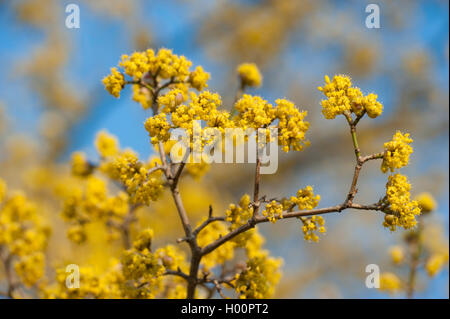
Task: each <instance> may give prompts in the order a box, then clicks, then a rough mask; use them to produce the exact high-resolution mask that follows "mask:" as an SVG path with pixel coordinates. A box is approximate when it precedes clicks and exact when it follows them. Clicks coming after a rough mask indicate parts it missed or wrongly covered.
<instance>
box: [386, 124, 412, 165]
mask: <svg viewBox="0 0 450 319" xmlns="http://www.w3.org/2000/svg"><path fill="white" fill-rule="evenodd" d="M412 141H413V140H412V138H410V137H409V134H407V133H406V134H402V133H401V132H400V131H397V132H396V133H395V135H394V136H393V138H392V141H390V142H387V143H384V152H385V153H384V157H383V162H382V163H381V171H382V172H383V173H386V172H387V171H388V170H390V171H391V172H393V171H394V170H395V169H396V168H401V167H403V166H406V165H408V162H409V155H410V154H411V153H412V152H413V149H412V147H411V146H410V145H409V144H410V143H412Z"/></svg>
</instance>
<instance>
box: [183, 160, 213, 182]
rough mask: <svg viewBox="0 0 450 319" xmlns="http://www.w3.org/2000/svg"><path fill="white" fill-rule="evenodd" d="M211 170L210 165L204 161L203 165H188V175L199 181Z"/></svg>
mask: <svg viewBox="0 0 450 319" xmlns="http://www.w3.org/2000/svg"><path fill="white" fill-rule="evenodd" d="M209 168H210V165H209V164H208V163H206V162H204V161H202V162H201V163H187V164H186V173H188V174H189V175H190V176H192V177H193V178H194V179H197V180H198V179H199V178H201V177H202V176H204V175H205V174H206V173H207V172H208V171H209Z"/></svg>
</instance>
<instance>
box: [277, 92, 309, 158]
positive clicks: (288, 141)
mask: <svg viewBox="0 0 450 319" xmlns="http://www.w3.org/2000/svg"><path fill="white" fill-rule="evenodd" d="M275 103H276V107H275V114H276V118H277V119H278V142H279V144H280V145H281V146H283V151H285V152H288V151H289V150H290V149H293V150H294V151H301V150H302V149H303V146H304V145H306V146H308V145H309V142H308V141H305V134H306V131H307V130H308V128H309V123H308V122H306V121H304V118H305V117H306V115H307V112H306V111H299V110H298V109H297V108H296V107H295V105H294V103H292V102H290V101H287V100H285V99H278V100H276V101H275Z"/></svg>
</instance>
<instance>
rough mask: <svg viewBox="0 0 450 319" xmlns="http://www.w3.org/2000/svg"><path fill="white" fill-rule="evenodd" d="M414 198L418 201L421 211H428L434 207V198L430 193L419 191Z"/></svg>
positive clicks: (435, 204)
mask: <svg viewBox="0 0 450 319" xmlns="http://www.w3.org/2000/svg"><path fill="white" fill-rule="evenodd" d="M415 200H416V201H417V202H418V203H419V207H420V209H421V211H422V213H429V212H432V211H434V210H435V209H436V206H437V203H436V200H435V199H434V197H433V195H431V194H430V193H421V194H419V195H417V196H416V198H415Z"/></svg>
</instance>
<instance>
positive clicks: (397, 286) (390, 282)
mask: <svg viewBox="0 0 450 319" xmlns="http://www.w3.org/2000/svg"><path fill="white" fill-rule="evenodd" d="M401 289H402V282H401V281H400V279H399V278H398V277H397V276H396V275H395V274H393V273H390V272H385V273H382V274H381V275H380V290H381V291H386V292H389V293H392V294H393V293H396V292H398V291H399V290H401Z"/></svg>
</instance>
